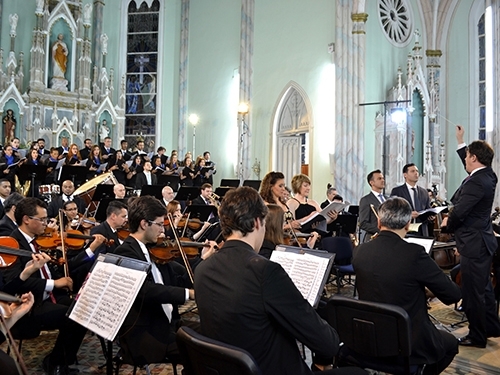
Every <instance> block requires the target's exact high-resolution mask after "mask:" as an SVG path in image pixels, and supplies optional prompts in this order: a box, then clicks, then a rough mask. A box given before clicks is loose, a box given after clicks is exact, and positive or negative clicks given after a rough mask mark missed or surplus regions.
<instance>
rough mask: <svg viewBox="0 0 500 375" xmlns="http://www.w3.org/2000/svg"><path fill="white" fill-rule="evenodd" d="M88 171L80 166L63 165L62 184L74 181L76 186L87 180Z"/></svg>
mask: <svg viewBox="0 0 500 375" xmlns="http://www.w3.org/2000/svg"><path fill="white" fill-rule="evenodd" d="M87 172H88V169H87V168H86V167H83V166H79V165H63V166H62V167H61V180H60V181H61V182H63V181H66V180H71V181H73V184H74V185H75V186H78V185H80V183H81V182H83V181H85V180H86V179H87Z"/></svg>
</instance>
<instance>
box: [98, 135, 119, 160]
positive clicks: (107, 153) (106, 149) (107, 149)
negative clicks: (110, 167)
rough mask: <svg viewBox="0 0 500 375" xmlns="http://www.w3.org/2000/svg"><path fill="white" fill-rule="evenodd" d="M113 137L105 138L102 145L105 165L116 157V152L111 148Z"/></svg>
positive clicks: (102, 157)
mask: <svg viewBox="0 0 500 375" xmlns="http://www.w3.org/2000/svg"><path fill="white" fill-rule="evenodd" d="M111 142H112V140H111V137H106V138H104V143H103V144H102V145H101V147H100V149H101V159H102V160H103V162H104V163H106V162H109V161H110V160H111V159H112V158H113V156H114V155H115V152H116V150H115V149H114V148H113V147H111Z"/></svg>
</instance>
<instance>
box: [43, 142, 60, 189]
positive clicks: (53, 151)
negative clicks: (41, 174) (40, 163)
mask: <svg viewBox="0 0 500 375" xmlns="http://www.w3.org/2000/svg"><path fill="white" fill-rule="evenodd" d="M58 161H59V151H57V148H56V147H51V148H50V156H49V158H48V159H46V160H45V161H44V164H45V165H47V166H49V165H54V163H55V165H54V166H53V167H48V168H47V176H46V177H45V183H46V184H53V183H54V182H55V180H56V176H57V174H56V169H55V167H56V166H57V162H58Z"/></svg>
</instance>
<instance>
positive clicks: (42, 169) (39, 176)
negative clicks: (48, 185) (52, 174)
mask: <svg viewBox="0 0 500 375" xmlns="http://www.w3.org/2000/svg"><path fill="white" fill-rule="evenodd" d="M47 168H48V167H47V166H46V165H41V164H38V165H35V164H23V165H21V166H20V167H19V169H18V177H19V180H21V181H27V180H31V189H30V190H31V196H32V197H34V196H35V182H36V181H38V182H40V183H41V184H43V182H44V181H45V177H47Z"/></svg>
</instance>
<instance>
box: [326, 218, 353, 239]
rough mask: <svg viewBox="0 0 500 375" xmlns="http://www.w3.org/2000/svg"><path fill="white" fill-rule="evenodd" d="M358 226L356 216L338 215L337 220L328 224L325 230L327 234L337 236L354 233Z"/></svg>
mask: <svg viewBox="0 0 500 375" xmlns="http://www.w3.org/2000/svg"><path fill="white" fill-rule="evenodd" d="M357 225H358V217H357V216H356V215H338V216H337V219H336V220H335V221H333V222H331V223H330V224H328V226H327V228H328V231H329V232H336V233H337V236H341V235H342V232H344V233H356V227H357Z"/></svg>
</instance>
